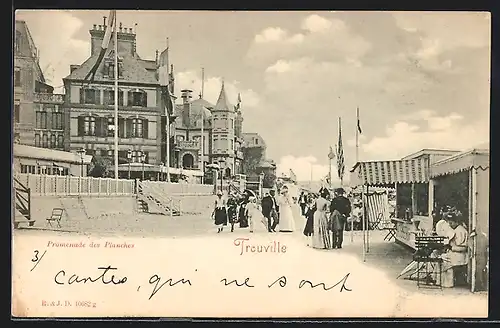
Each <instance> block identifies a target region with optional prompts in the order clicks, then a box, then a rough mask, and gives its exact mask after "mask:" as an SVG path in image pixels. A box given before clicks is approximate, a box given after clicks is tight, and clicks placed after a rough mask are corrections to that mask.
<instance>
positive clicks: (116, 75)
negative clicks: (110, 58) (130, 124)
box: [113, 11, 118, 180]
mask: <svg viewBox="0 0 500 328" xmlns="http://www.w3.org/2000/svg"><path fill="white" fill-rule="evenodd" d="M117 14H118V13H117V11H115V21H114V24H113V28H114V31H113V32H114V37H115V44H114V47H115V49H114V53H115V67H114V69H115V94H114V96H115V179H117V180H118V31H117V30H118V29H117V28H116V19H117V18H116V16H117Z"/></svg>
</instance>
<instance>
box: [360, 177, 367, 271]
mask: <svg viewBox="0 0 500 328" xmlns="http://www.w3.org/2000/svg"><path fill="white" fill-rule="evenodd" d="M361 204H362V205H363V215H362V217H361V220H362V225H363V262H366V211H365V186H364V185H362V186H361Z"/></svg>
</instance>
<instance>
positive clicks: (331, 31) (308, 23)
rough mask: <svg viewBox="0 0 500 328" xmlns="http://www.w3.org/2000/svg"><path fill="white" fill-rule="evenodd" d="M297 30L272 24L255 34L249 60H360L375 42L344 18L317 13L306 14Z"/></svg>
mask: <svg viewBox="0 0 500 328" xmlns="http://www.w3.org/2000/svg"><path fill="white" fill-rule="evenodd" d="M298 27H299V28H301V29H302V31H300V32H297V33H293V32H291V31H289V30H286V29H283V28H279V27H268V28H265V29H264V30H262V31H261V32H260V33H259V34H257V35H256V36H255V39H254V43H253V44H252V45H251V47H250V49H249V51H248V54H247V61H248V63H249V64H251V65H263V66H264V67H268V66H269V65H271V64H272V63H275V62H276V61H278V60H279V59H284V58H286V59H297V58H301V57H304V56H312V57H313V58H314V59H315V60H319V61H325V60H340V61H345V60H346V59H347V58H350V59H351V60H358V59H359V58H360V57H362V56H363V55H364V54H365V53H366V52H367V51H368V50H369V49H370V48H371V44H370V43H369V42H368V41H367V40H365V39H363V38H362V37H361V36H360V35H357V34H355V33H353V32H352V31H351V30H350V29H349V27H348V26H347V25H346V24H345V22H343V21H342V20H340V19H327V18H324V17H322V16H319V15H316V14H313V15H309V16H307V17H305V18H304V19H303V20H302V22H301V24H300V26H298Z"/></svg>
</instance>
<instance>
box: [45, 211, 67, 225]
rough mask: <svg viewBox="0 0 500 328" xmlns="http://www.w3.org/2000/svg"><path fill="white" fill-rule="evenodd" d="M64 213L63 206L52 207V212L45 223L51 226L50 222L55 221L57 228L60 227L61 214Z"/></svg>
mask: <svg viewBox="0 0 500 328" xmlns="http://www.w3.org/2000/svg"><path fill="white" fill-rule="evenodd" d="M63 213H64V209H63V208H58V207H56V208H53V209H52V214H51V215H50V217H49V218H47V223H48V224H49V226H51V227H52V222H53V221H55V222H56V223H57V226H58V227H59V228H61V219H62V215H63Z"/></svg>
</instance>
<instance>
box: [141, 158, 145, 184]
mask: <svg viewBox="0 0 500 328" xmlns="http://www.w3.org/2000/svg"><path fill="white" fill-rule="evenodd" d="M141 162H142V181H144V163H145V162H146V154H144V153H142V155H141Z"/></svg>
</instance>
